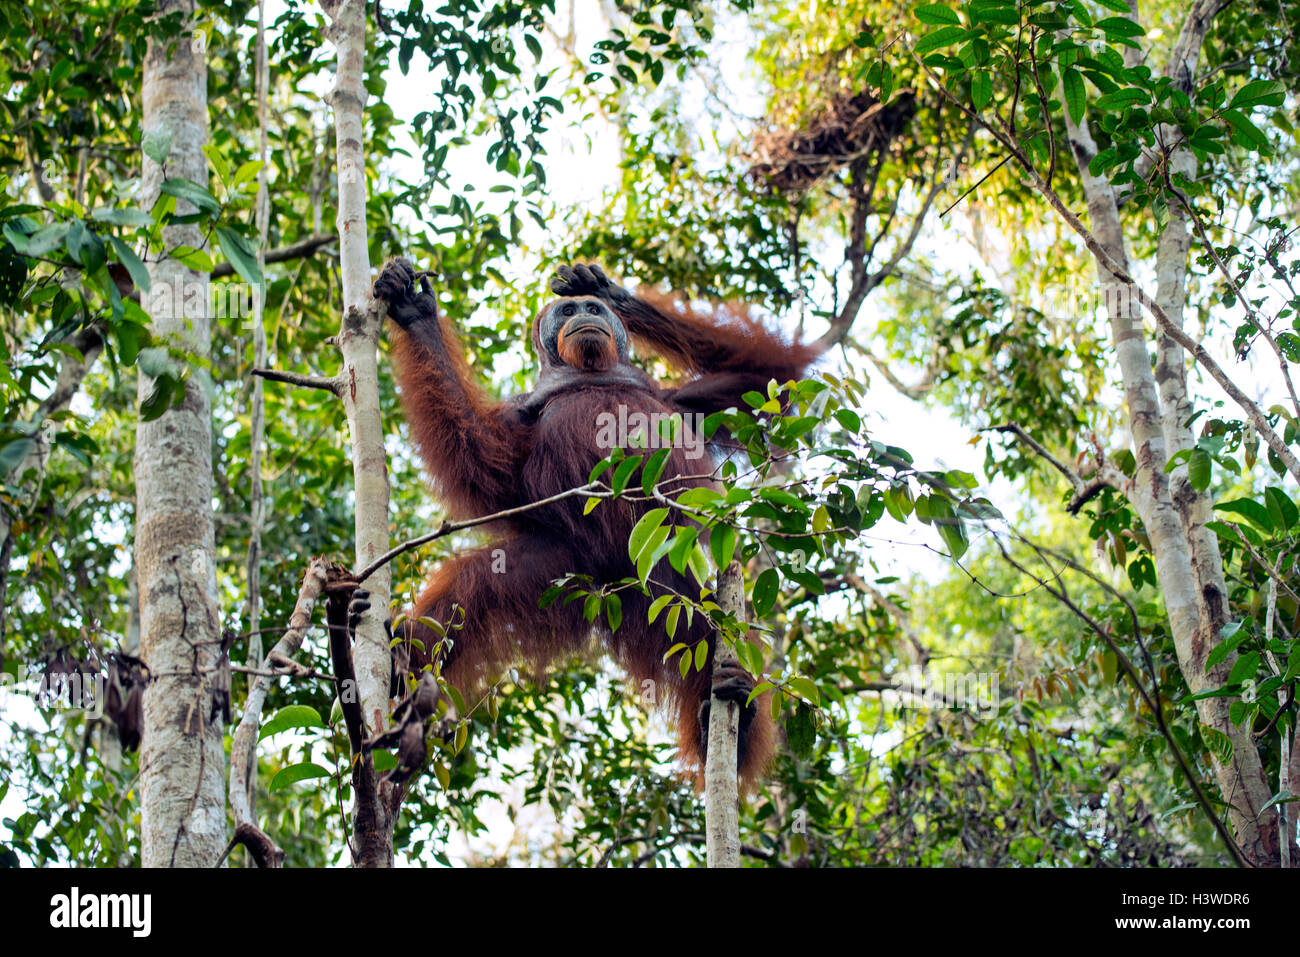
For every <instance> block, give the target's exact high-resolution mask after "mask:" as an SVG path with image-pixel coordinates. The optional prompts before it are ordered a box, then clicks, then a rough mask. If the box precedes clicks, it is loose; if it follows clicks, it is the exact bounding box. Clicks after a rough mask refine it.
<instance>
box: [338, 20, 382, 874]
mask: <svg viewBox="0 0 1300 957" xmlns="http://www.w3.org/2000/svg"><path fill="white" fill-rule="evenodd" d="M323 5H324V8H325V12H326V14H327V15H328V16H329V17H330V18H331V20H332V24H331V27H330V39H331V40H332V41H333V43H334V46H335V47H336V48H337V50H338V67H337V73H336V78H335V84H334V89H333V90H332V91H331V92H330V95H329V103H330V106H331V107H332V109H333V111H334V130H335V136H336V149H337V155H338V182H339V214H338V231H339V265H340V269H341V272H342V277H343V326H342V329H341V330H340V331H339V336H338V345H339V351H340V352H342V354H343V371H342V373H341V374H340V377H339V378H340V381H341V382H342V383H343V388H342V389H341V392H340V394H341V396H342V398H343V405H344V408H345V409H346V411H347V417H348V434H349V437H350V439H351V443H352V476H353V482H354V484H355V487H356V567H357V568H358V569H360V568H363V567H365V566H367V565H369V564H370V563H371V562H373V561H374V560H375V559H376V558H378V557H379V556H380V555H382V554H384V553H385V552H386V551H388V455H387V452H386V451H385V449H384V429H383V420H382V419H381V417H380V414H379V363H378V346H379V326H380V323H381V322H382V320H383V313H382V312H380V311H379V310H378V309H377V308H375V306H374V304H372V302H371V299H370V282H371V281H370V254H369V249H368V246H367V241H366V163H365V129H364V125H363V110H364V107H365V101H366V90H365V82H364V81H365V25H366V23H365V16H366V4H365V2H364V0H326V2H325V3H324V4H323ZM390 574H391V573H390V570H389V567H388V566H387V565H384V566H383V567H382V568H380V569H379V570H377V571H376V572H375V573H374V574H373V575H371V576H370V578H368V579H367V580H366V589H367V590H368V591H369V592H370V610H369V611H368V612H366V613H365V614H364V615H363V616H362V618H361V621H360V623H359V624H358V625H357V629H356V643H355V646H354V648H353V651H352V657H353V663H354V667H355V672H356V692H357V694H358V695H359V697H360V701H361V711H362V715H363V716H364V719H365V723H366V726H367V728H368V730H369V731H370V732H371V733H374V732H376V731H379V730H381V729H382V728H384V726H385V725H386V723H387V715H388V710H389V707H388V686H389V676H390V674H391V670H392V664H391V659H390V655H389V649H388V634H387V632H386V630H385V629H384V624H383V623H384V619H385V618H386V617H387V615H388V600H389V581H390ZM363 760H366V761H368V760H369V757H368V756H367V757H366V758H364V759H363ZM357 795H358V805H357V807H356V809H355V815H356V816H355V821H354V824H355V827H354V844H355V845H357V846H356V847H354V853H355V854H356V863H358V864H359V865H360V864H364V865H367V866H383V865H384V864H391V863H392V840H391V838H392V827H393V815H394V814H395V812H396V807H390V806H389V801H388V800H387V798H388V797H391V796H392V795H389V794H388V792H387V789H386V788H380V789H379V791H378V792H376V794H375V798H376V800H375V802H374V803H375V806H373V807H369V808H367V807H362V806H361V803H360V802H361V800H362V795H361V790H360V789H358V790H357ZM394 803H395V801H394ZM380 843H383V844H384V845H385V846H384V847H380V846H379V845H380Z"/></svg>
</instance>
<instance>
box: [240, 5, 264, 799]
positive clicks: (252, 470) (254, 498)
mask: <svg viewBox="0 0 1300 957" xmlns="http://www.w3.org/2000/svg"><path fill="white" fill-rule="evenodd" d="M256 51H257V52H256V68H257V131H258V157H257V158H258V159H259V160H260V161H261V163H262V168H261V169H260V170H258V173H257V201H256V209H257V216H256V219H257V273H258V275H259V276H260V277H261V279H262V288H260V289H258V290H257V294H256V295H255V296H254V298H253V368H254V369H264V368H266V324H265V323H266V318H265V311H266V242H267V231H268V228H269V226H270V209H271V198H270V194H269V192H268V191H267V186H266V164H267V142H266V113H267V96H268V91H267V87H268V85H269V83H268V80H269V77H268V75H267V59H266V3H265V0H258V4H257V47H256ZM252 380H253V381H252V386H251V388H252V397H251V398H250V400H249V431H250V432H251V433H252V436H251V438H250V440H249V445H250V455H249V462H248V474H249V485H250V487H249V496H248V555H247V557H246V559H245V565H246V567H247V578H248V628H247V631H248V650H247V655H246V656H245V659H244V660H245V663H246V664H247V665H248V667H250V668H258V667H260V666H261V664H262V633H261V630H260V629H261V626H262V525H263V523H264V521H265V508H266V506H265V502H264V500H263V495H262V445H263V443H264V442H265V432H266V397H265V394H264V389H263V382H262V377H261V376H252ZM249 697H252V692H251V691H250V692H249ZM241 727H242V724H241ZM236 753H237V752H236V751H235V750H234V749H233V748H232V749H231V754H232V756H233V755H235V754H236ZM243 760H244V761H245V762H246V764H245V766H244V767H243V768H235V767H234V766H233V765H232V766H231V769H230V784H231V790H230V800H231V803H232V805H233V804H234V802H235V800H236V798H235V786H236V783H237V782H236V778H237V776H238V775H241V774H242V782H241V786H242V787H243V788H244V793H243V794H242V795H240V799H241V800H246V801H247V802H248V812H249V815H248V816H249V818H250V819H251V815H252V808H253V805H254V803H255V801H256V798H257V773H256V772H257V748H255V747H253V748H249V749H248V750H247V757H245V758H244V759H243Z"/></svg>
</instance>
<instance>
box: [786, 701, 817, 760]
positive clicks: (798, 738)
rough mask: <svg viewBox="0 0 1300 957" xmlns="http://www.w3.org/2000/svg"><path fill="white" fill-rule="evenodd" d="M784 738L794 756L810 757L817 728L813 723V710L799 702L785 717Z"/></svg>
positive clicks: (815, 740) (815, 739)
mask: <svg viewBox="0 0 1300 957" xmlns="http://www.w3.org/2000/svg"><path fill="white" fill-rule="evenodd" d="M785 739H786V741H787V742H788V743H789V745H790V750H791V751H792V752H794V754H795V756H796V757H800V758H804V759H807V758H811V757H812V753H813V746H814V745H815V744H816V743H817V729H816V727H815V725H814V723H813V710H812V708H810V707H808V705H806V704H804V703H802V702H800V703H799V706H798V707H797V708H795V709H794V713H793V714H791V715H790V717H789V718H787V719H786V722H785Z"/></svg>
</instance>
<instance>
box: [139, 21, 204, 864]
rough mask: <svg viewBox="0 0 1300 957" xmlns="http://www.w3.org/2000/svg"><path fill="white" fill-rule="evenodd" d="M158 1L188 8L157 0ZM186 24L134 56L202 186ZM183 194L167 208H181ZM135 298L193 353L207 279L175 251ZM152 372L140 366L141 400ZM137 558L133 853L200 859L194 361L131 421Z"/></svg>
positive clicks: (162, 330) (199, 99) (167, 130)
mask: <svg viewBox="0 0 1300 957" xmlns="http://www.w3.org/2000/svg"><path fill="white" fill-rule="evenodd" d="M159 7H160V12H161V13H168V12H171V11H175V10H180V11H183V12H184V13H186V14H192V13H193V9H194V7H193V0H164V2H162V3H160V4H159ZM201 51H202V47H201V46H200V45H198V44H196V43H194V42H191V38H190V36H189V35H187V34H185V33H183V34H182V35H181V36H180V37H179V38H178V39H175V40H173V41H172V42H171V43H170V44H169V43H167V42H165V41H159V40H154V39H151V40H150V41H149V47H148V53H147V55H146V60H145V65H144V134H145V136H146V137H148V136H150V135H163V136H170V137H171V152H170V155H169V156H168V158H167V163H166V171H165V173H166V176H180V177H184V178H186V179H189V180H192V181H194V182H196V183H200V184H206V183H207V179H208V173H207V161H206V159H205V158H204V156H203V153H202V152H201V148H202V146H203V145H204V143H206V142H207V138H208V126H207V109H208V103H207V67H206V64H205V63H204V59H203V55H202V52H201ZM163 180H164V170H163V168H162V167H161V166H159V165H158V164H157V163H156V162H155V161H154V160H152V159H150V158H149V157H147V156H146V157H145V158H144V166H143V183H142V186H143V189H142V205H143V206H144V208H145V209H148V208H150V207H151V206H152V205H153V203H154V202H155V201H156V200H157V198H158V196H159V194H160V188H161V186H162V183H163ZM190 211H192V210H190V209H189V204H187V203H183V202H182V203H180V204H179V207H178V212H181V213H184V212H190ZM164 239H165V242H166V244H167V245H168V246H169V247H170V246H175V245H177V244H186V245H190V246H195V247H199V246H202V245H203V237H202V233H201V230H200V228H199V226H197V225H195V224H188V225H173V226H168V227H167V228H166V229H165V230H164ZM149 275H150V280H151V290H150V292H149V294H148V296H147V298H146V303H147V306H148V311H149V313H150V316H151V318H152V323H153V324H152V329H153V334H154V338H155V340H156V341H158V342H160V343H166V344H168V345H170V346H173V347H177V348H180V349H182V350H184V351H185V352H187V353H189V354H191V355H193V356H195V357H198V358H203V357H206V356H207V354H208V349H209V319H208V277H207V276H206V275H205V274H201V273H197V272H195V271H193V270H191V269H188V268H187V267H185V266H184V265H182V264H181V263H179V262H177V261H176V260H174V259H166V260H164V261H162V262H157V263H150V264H149ZM153 387H154V381H153V379H151V378H150V377H149V376H147V375H144V374H143V373H141V375H140V378H139V385H138V389H139V398H140V401H142V402H143V401H144V400H145V399H146V398H147V397H148V396H149V395H150V393H151V392H152V390H153ZM135 477H136V529H135V565H136V574H137V576H138V580H139V594H140V655H141V657H142V658H143V659H144V661H145V662H146V664H148V665H149V668H150V671H151V672H152V674H153V681H152V682H151V683H150V684H149V686H148V688H147V690H146V691H145V696H144V735H143V741H142V744H141V754H140V805H141V817H142V842H141V843H142V857H143V863H144V866H146V867H167V866H176V867H210V866H212V865H213V864H215V863H216V861H217V860H218V858H219V857H220V855H221V851H222V848H223V847H224V845H225V787H224V784H225V762H224V755H223V752H222V746H221V727H220V725H219V723H218V718H217V717H216V716H214V715H213V714H212V712H211V680H212V678H213V677H214V675H215V670H216V664H217V660H218V655H219V652H220V648H219V642H220V629H219V618H218V610H217V609H218V605H217V579H216V564H215V562H214V560H213V559H214V553H215V544H214V538H213V522H212V430H211V410H210V406H209V399H208V394H207V390H206V388H205V383H204V373H203V372H202V370H201V369H199V368H198V367H197V365H195V366H194V367H193V368H192V374H191V375H190V376H189V378H188V381H187V383H186V388H185V400H184V402H182V403H181V404H180V405H178V406H174V407H172V408H170V409H169V410H168V411H167V412H165V413H164V414H163V415H162V416H160V417H159V418H157V419H155V420H154V421H152V422H144V421H141V422H140V424H139V425H138V426H137V429H136V449H135Z"/></svg>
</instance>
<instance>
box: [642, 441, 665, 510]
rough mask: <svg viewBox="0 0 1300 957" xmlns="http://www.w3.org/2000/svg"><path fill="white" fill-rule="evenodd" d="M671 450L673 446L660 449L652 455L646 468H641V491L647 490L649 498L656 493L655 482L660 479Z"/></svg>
mask: <svg viewBox="0 0 1300 957" xmlns="http://www.w3.org/2000/svg"><path fill="white" fill-rule="evenodd" d="M671 452H672V449H671V448H662V449H660V450H659V451H658V452H656V453H655V454H654V455H652V456H650V460H649V461H648V462H646V464H645V468H644V469H642V470H641V491H643V492H645V494H646V497H647V498H649V497H651V496H652V495H654V487H655V483H656V482H658V481H659V476H660V475H662V474H663V471H664V465H665V463H667V461H668V455H669V453H671Z"/></svg>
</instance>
